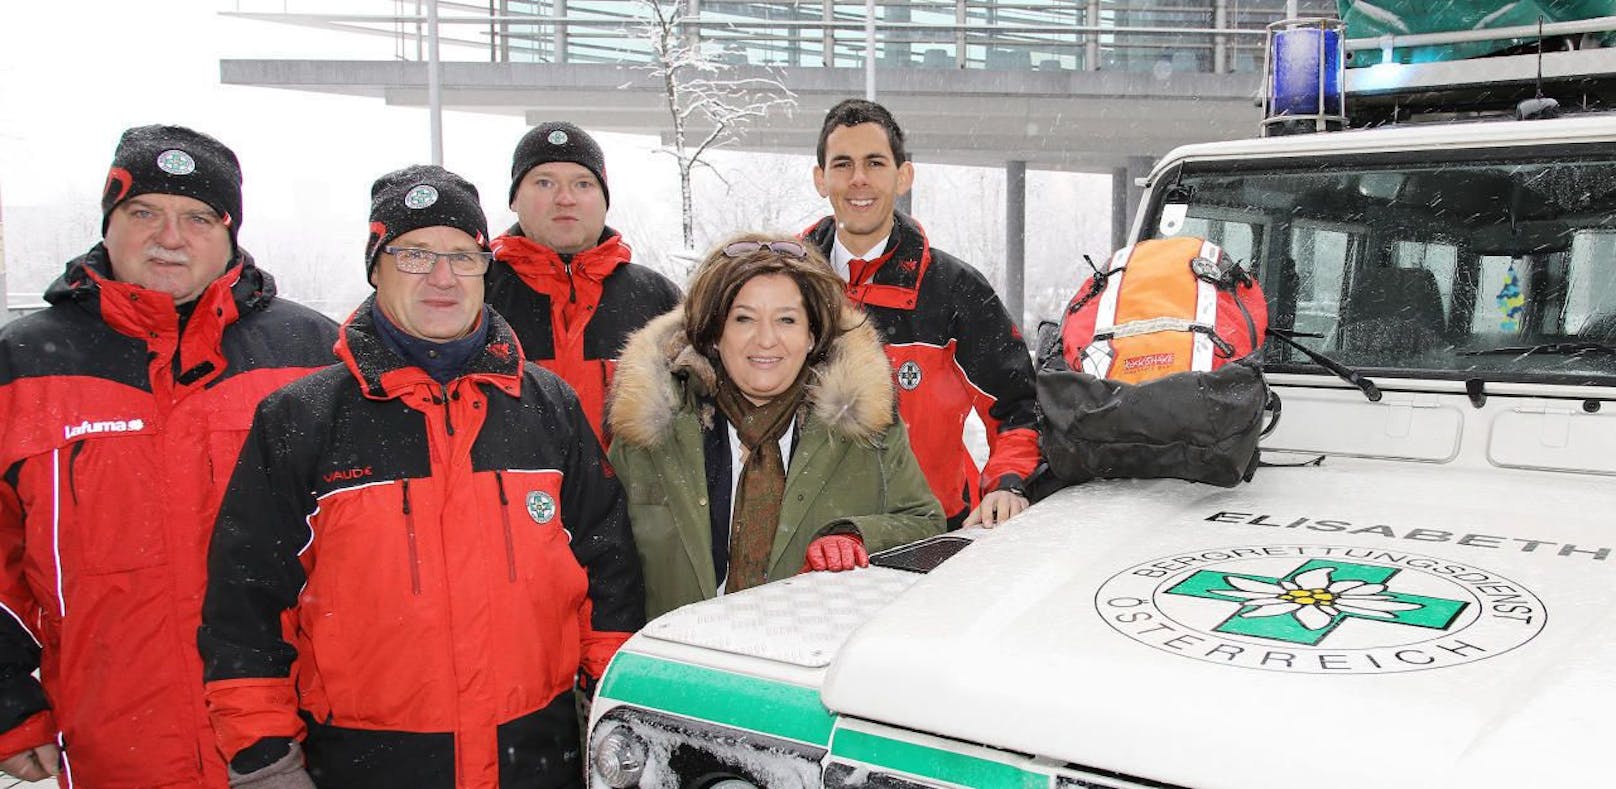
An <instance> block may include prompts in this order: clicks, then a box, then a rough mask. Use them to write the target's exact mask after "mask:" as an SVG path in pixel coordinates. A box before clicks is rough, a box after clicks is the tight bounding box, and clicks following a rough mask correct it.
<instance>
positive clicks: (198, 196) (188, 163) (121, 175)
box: [101, 126, 241, 246]
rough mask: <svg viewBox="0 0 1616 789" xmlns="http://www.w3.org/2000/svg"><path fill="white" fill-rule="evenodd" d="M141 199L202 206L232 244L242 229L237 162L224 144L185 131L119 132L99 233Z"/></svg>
mask: <svg viewBox="0 0 1616 789" xmlns="http://www.w3.org/2000/svg"><path fill="white" fill-rule="evenodd" d="M143 194H170V195H181V196H183V197H189V198H193V199H195V200H200V201H202V202H203V203H206V204H207V205H208V207H209V208H212V209H213V210H214V212H215V213H217V214H218V215H219V221H221V222H223V223H224V226H225V228H226V229H228V230H229V231H230V244H231V246H234V245H235V243H236V234H237V232H239V231H240V229H241V163H240V162H239V161H237V160H236V154H235V152H234V151H232V150H230V149H229V148H228V147H227V146H225V144H224V143H222V142H219V141H218V140H215V139H214V138H212V137H209V136H208V135H206V134H203V133H202V132H199V131H195V130H192V129H187V128H185V127H184V126H137V127H135V128H132V129H129V130H128V131H125V132H124V133H123V137H122V138H120V139H119V140H118V148H117V150H116V151H115V152H114V153H113V155H112V168H111V169H110V170H108V171H107V183H106V185H105V186H104V187H103V188H102V192H101V232H102V234H105V233H106V232H107V225H108V224H109V223H111V221H112V210H113V209H115V208H117V207H118V206H119V205H121V204H122V203H123V202H124V201H125V200H128V199H129V198H131V197H136V196H139V195H143Z"/></svg>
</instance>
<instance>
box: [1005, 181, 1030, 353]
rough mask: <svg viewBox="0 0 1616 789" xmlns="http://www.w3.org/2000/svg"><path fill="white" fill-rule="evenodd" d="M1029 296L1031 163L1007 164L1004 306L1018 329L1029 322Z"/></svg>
mask: <svg viewBox="0 0 1616 789" xmlns="http://www.w3.org/2000/svg"><path fill="white" fill-rule="evenodd" d="M1026 293H1027V163H1026V162H1023V161H1010V162H1005V165H1004V306H1005V308H1006V309H1008V310H1009V311H1010V320H1012V321H1014V322H1015V324H1016V326H1021V325H1022V324H1023V323H1024V322H1025V321H1026V317H1025V315H1024V312H1025V308H1024V307H1023V306H1022V305H1023V303H1024V302H1025V300H1026Z"/></svg>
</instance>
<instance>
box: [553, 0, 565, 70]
mask: <svg viewBox="0 0 1616 789" xmlns="http://www.w3.org/2000/svg"><path fill="white" fill-rule="evenodd" d="M550 14H551V15H552V16H556V17H558V18H563V19H564V18H566V16H567V0H551V2H550ZM567 35H568V30H567V26H566V25H556V26H555V43H554V48H555V52H554V55H553V56H552V57H551V62H553V63H565V62H567Z"/></svg>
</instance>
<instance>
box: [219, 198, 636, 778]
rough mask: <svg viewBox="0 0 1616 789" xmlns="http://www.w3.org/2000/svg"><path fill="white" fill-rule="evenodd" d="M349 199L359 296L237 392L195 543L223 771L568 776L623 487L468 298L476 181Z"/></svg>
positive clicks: (622, 605)
mask: <svg viewBox="0 0 1616 789" xmlns="http://www.w3.org/2000/svg"><path fill="white" fill-rule="evenodd" d="M371 194H372V202H371V225H370V227H371V232H370V240H369V243H368V244H367V246H366V250H367V258H366V266H367V270H368V272H369V276H370V282H371V284H372V285H374V286H375V287H376V294H375V296H373V297H372V298H370V299H368V300H366V301H365V303H364V304H362V305H360V307H359V308H358V309H357V310H355V311H354V314H353V316H352V317H350V318H349V319H348V321H347V323H345V324H344V325H343V327H342V338H341V339H340V340H339V341H338V344H337V355H338V357H339V358H340V359H341V363H340V364H337V365H332V366H331V367H327V368H325V369H324V370H321V371H319V372H317V373H315V374H313V375H311V376H309V377H307V378H305V379H303V380H301V381H298V382H296V383H294V384H292V385H291V386H288V387H286V388H284V389H282V390H280V391H278V392H275V393H274V394H272V395H270V396H269V397H268V398H266V399H265V400H264V403H263V405H262V407H260V408H259V409H258V413H257V414H256V416H255V417H254V419H253V424H252V431H251V433H250V434H249V435H248V437H247V440H246V444H245V446H244V448H243V450H242V453H241V461H240V463H239V464H238V465H237V466H236V469H235V473H234V475H233V476H232V477H231V482H230V490H229V493H228V494H226V496H225V499H224V503H223V505H222V506H221V508H220V512H219V519H218V523H217V526H216V528H215V531H214V536H213V543H212V548H211V551H210V553H209V556H208V573H209V575H208V588H207V598H206V601H205V603H204V605H203V612H202V628H201V631H200V635H199V638H198V643H199V645H200V648H201V653H202V656H203V659H204V662H205V678H206V680H207V701H208V709H209V711H210V712H211V714H212V717H213V723H214V727H215V728H216V729H217V730H218V736H219V743H220V746H221V747H222V749H223V750H224V753H225V755H226V756H227V757H229V758H230V767H231V772H232V779H233V782H234V783H233V785H236V786H242V787H252V789H299V788H300V787H309V786H311V785H317V786H321V787H342V788H343V789H372V788H374V789H392V788H393V787H403V786H408V787H412V788H413V789H450V787H454V788H456V789H469V788H470V787H502V788H504V789H510V788H511V787H532V788H533V789H538V788H539V787H544V788H545V789H550V788H552V787H574V786H581V783H580V780H581V777H582V775H583V772H582V767H581V765H580V762H579V753H578V723H577V719H576V717H575V712H574V708H573V696H572V689H573V687H574V684H575V682H578V681H579V680H580V679H582V680H583V682H582V684H584V685H585V686H592V684H593V682H592V678H594V677H599V676H600V675H601V673H602V672H603V671H604V670H605V668H606V662H607V661H608V660H609V659H610V658H611V656H612V653H613V652H614V651H616V649H617V647H618V646H619V645H620V644H622V642H623V641H625V640H627V639H628V637H629V635H630V634H631V633H632V632H633V631H634V630H636V629H637V628H638V627H639V626H640V625H641V624H642V623H643V621H644V619H643V617H644V592H643V586H642V583H641V573H640V567H639V562H638V561H637V559H636V554H635V550H634V542H633V537H632V536H631V535H630V533H629V527H628V520H627V516H626V513H625V510H624V503H623V496H622V489H621V488H620V487H619V486H618V483H617V480H616V479H615V478H614V477H613V476H612V475H611V474H610V472H609V470H608V467H607V466H606V465H605V462H604V460H603V457H602V453H601V449H600V445H599V444H598V443H597V442H596V441H595V437H594V433H593V432H591V430H590V429H589V427H588V424H587V422H586V420H585V418H584V412H583V410H582V409H581V408H580V407H579V405H578V399H577V398H576V397H575V396H574V395H573V393H572V391H571V390H570V389H568V388H567V387H566V385H565V384H563V383H562V382H561V380H560V379H558V378H557V377H555V376H554V375H552V374H550V373H549V372H546V371H545V370H543V369H541V368H539V367H538V366H537V365H533V364H527V363H524V361H523V360H522V349H521V346H520V343H519V342H518V341H517V339H516V337H515V335H514V334H513V333H512V332H511V328H510V326H509V325H508V324H506V322H505V321H504V320H503V319H502V318H500V316H499V314H498V313H497V312H496V311H495V310H493V309H491V308H489V307H488V306H487V305H485V304H484V303H483V275H484V274H485V273H486V271H487V269H488V265H489V260H490V258H491V256H492V255H491V253H490V252H489V250H488V243H487V226H486V220H484V218H483V213H482V208H481V207H480V206H479V205H478V200H477V190H476V189H475V188H474V187H472V186H471V184H469V183H466V182H465V181H464V180H463V179H461V178H460V177H459V176H457V175H455V174H453V173H450V172H448V171H447V170H444V169H443V168H441V167H430V166H417V167H410V168H406V169H403V170H399V171H397V172H394V173H389V174H388V175H384V176H382V177H381V178H380V179H378V180H377V181H376V184H375V186H374V188H373V189H372V192H371ZM305 756H306V757H307V768H306V769H305V766H304V765H305V761H304V757H305ZM311 780H312V784H311V783H310V782H311Z"/></svg>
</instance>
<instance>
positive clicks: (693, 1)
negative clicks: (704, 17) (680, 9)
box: [685, 0, 701, 52]
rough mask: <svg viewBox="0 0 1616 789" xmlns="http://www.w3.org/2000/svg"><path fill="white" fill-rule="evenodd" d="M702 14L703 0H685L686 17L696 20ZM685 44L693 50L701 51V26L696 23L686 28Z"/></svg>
mask: <svg viewBox="0 0 1616 789" xmlns="http://www.w3.org/2000/svg"><path fill="white" fill-rule="evenodd" d="M699 16H701V0H685V18H686V19H690V20H694V19H696V18H697V17H699ZM685 46H687V47H690V51H691V52H700V51H701V28H699V27H696V26H695V25H694V24H692V25H690V26H689V27H687V28H685Z"/></svg>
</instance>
